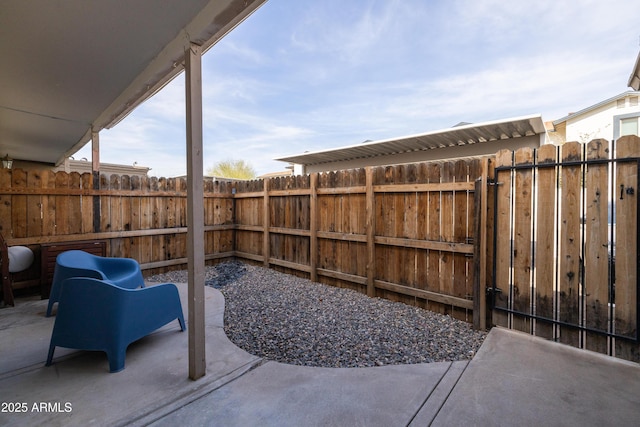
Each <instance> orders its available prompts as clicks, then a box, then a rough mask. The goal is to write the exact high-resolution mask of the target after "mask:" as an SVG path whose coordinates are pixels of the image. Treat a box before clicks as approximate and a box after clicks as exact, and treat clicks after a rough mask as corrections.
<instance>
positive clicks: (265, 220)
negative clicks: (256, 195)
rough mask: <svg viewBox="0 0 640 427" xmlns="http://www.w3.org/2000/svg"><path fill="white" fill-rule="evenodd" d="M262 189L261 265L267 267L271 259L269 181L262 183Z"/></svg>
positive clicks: (265, 180)
mask: <svg viewBox="0 0 640 427" xmlns="http://www.w3.org/2000/svg"><path fill="white" fill-rule="evenodd" d="M263 184H264V185H263V188H264V198H263V199H262V201H263V207H264V209H263V212H262V226H263V233H262V256H263V257H264V258H263V264H264V266H265V267H269V258H270V257H271V251H270V248H271V242H270V237H269V223H270V222H271V216H270V209H269V179H268V178H265V179H264V181H263Z"/></svg>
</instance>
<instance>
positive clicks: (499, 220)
mask: <svg viewBox="0 0 640 427" xmlns="http://www.w3.org/2000/svg"><path fill="white" fill-rule="evenodd" d="M639 163H640V138H638V137H635V136H632V137H623V138H620V139H619V140H618V141H617V142H615V143H614V142H612V143H609V142H607V141H605V140H594V141H591V142H590V143H588V144H578V143H575V142H572V143H566V144H565V145H563V146H561V147H557V146H554V145H544V146H542V147H540V148H539V149H538V150H535V151H534V150H532V149H522V150H519V151H516V152H511V151H501V152H500V153H498V155H497V158H496V170H495V180H494V182H493V184H494V189H495V193H494V195H495V198H494V202H495V206H494V208H495V221H496V222H495V227H494V251H495V252H494V258H493V259H494V262H493V284H492V286H491V287H490V288H489V289H488V294H489V296H490V304H491V309H492V321H493V323H494V324H495V325H499V326H504V327H508V328H511V329H515V330H520V331H524V332H527V333H530V334H533V335H536V336H540V337H543V338H546V339H551V340H554V341H558V342H562V343H566V344H569V345H572V346H575V347H578V348H584V349H588V350H592V351H596V352H600V353H604V354H608V355H612V356H616V357H619V358H623V359H627V360H633V361H636V362H637V361H640V356H639V351H638V349H639V340H638V338H639V337H638V323H639V321H640V318H639V314H640V311H639V310H638V306H639V305H640V304H639V297H640V293H639V292H638V277H639V274H638V269H639V265H640V262H639V261H640V260H639V259H638V254H639V250H638V244H639V242H640V239H639V238H638V206H639V203H640V194H639V193H640V181H639V176H638V167H639Z"/></svg>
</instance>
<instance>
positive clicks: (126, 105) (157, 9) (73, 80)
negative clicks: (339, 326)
mask: <svg viewBox="0 0 640 427" xmlns="http://www.w3.org/2000/svg"><path fill="white" fill-rule="evenodd" d="M265 1H266V0H190V1H187V2H183V1H180V2H177V1H174V0H136V1H129V0H109V1H86V0H65V1H51V0H29V1H24V0H5V1H3V2H2V4H1V5H0V57H1V58H3V62H2V66H1V67H0V153H2V154H0V156H1V155H4V154H5V153H6V154H8V155H9V156H10V157H12V158H14V159H18V160H25V161H34V162H41V163H53V164H60V163H61V162H62V161H64V159H65V158H66V157H67V156H68V155H70V154H73V153H74V152H75V151H77V150H78V149H79V148H81V147H82V146H83V145H84V144H85V143H87V142H88V141H89V140H90V139H91V140H92V141H93V144H94V145H93V155H94V158H93V164H94V165H97V163H98V162H97V161H96V158H95V157H99V143H98V142H97V140H98V139H99V138H98V134H99V132H100V130H102V129H104V128H109V127H111V126H113V125H114V124H116V123H118V122H119V121H120V120H121V119H122V118H123V117H125V116H126V115H127V114H129V113H130V112H131V111H132V110H133V109H134V108H135V107H136V106H138V105H139V104H140V103H142V102H144V101H145V100H146V99H148V98H149V97H150V96H152V95H153V94H154V93H156V92H157V91H158V90H160V89H161V88H162V87H163V86H164V85H165V84H167V83H168V82H169V81H171V79H173V78H174V77H176V76H177V75H178V74H179V73H180V72H181V71H182V70H183V69H184V70H185V71H186V75H185V98H186V110H187V111H186V119H187V120H186V134H187V135H186V145H187V175H188V179H187V181H188V185H187V187H188V188H187V203H188V206H189V209H188V210H187V211H188V215H187V225H188V227H187V229H188V231H187V258H188V273H189V283H188V308H189V311H188V319H189V320H188V322H189V328H188V330H189V332H188V334H189V377H190V378H191V379H194V380H195V379H198V378H200V377H202V376H204V375H205V374H206V364H205V358H206V356H205V341H204V263H205V260H204V218H203V212H204V208H203V199H204V195H203V184H202V181H203V173H202V169H203V167H202V151H203V150H202V67H201V56H202V53H203V52H205V51H206V50H207V49H208V48H210V47H211V46H213V45H214V44H215V43H216V42H217V41H218V40H220V39H221V38H222V37H224V35H225V34H227V33H228V32H229V31H230V30H232V29H233V28H234V27H235V26H236V25H238V24H239V23H240V22H242V21H243V20H244V19H245V18H246V17H247V16H249V15H250V14H251V13H252V12H253V11H255V10H256V9H257V8H258V7H259V6H261V5H262V4H263V3H264V2H265ZM94 173H97V170H96V168H95V167H94Z"/></svg>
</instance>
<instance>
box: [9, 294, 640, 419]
mask: <svg viewBox="0 0 640 427" xmlns="http://www.w3.org/2000/svg"><path fill="white" fill-rule="evenodd" d="M178 287H179V290H180V294H181V299H182V304H183V309H184V312H185V318H187V312H186V301H187V298H186V285H184V284H179V285H178ZM205 297H206V326H207V327H206V331H207V332H206V334H207V336H206V348H207V375H206V376H205V377H204V378H202V379H200V380H198V381H191V380H189V379H188V354H187V348H188V347H187V342H188V335H187V333H186V332H185V333H183V332H180V328H179V326H178V322H177V321H175V322H172V323H170V324H169V325H167V326H165V327H163V328H161V329H159V330H158V331H156V332H155V333H154V334H152V335H150V336H148V337H146V338H143V339H142V340H139V341H137V342H136V343H133V344H132V345H131V346H130V347H129V349H128V351H127V356H126V368H125V370H124V371H121V372H119V373H115V374H110V373H109V368H108V363H107V358H106V355H105V354H104V353H101V352H84V351H76V350H69V349H63V348H57V349H56V354H55V356H56V357H55V359H54V364H53V365H52V366H50V367H45V366H44V362H45V359H46V356H47V350H48V346H49V338H50V335H51V330H52V328H53V323H54V321H55V317H51V318H45V317H44V312H45V310H46V303H47V301H46V300H45V301H41V300H34V299H27V300H25V299H18V300H17V302H16V307H15V308H7V309H2V310H0V397H1V399H0V400H1V402H2V408H0V425H2V426H29V425H43V424H47V425H50V426H57V425H59V426H76V425H77V426H86V425H99V426H102V425H108V426H118V425H154V426H174V425H189V426H200V425H203V426H204V425H210V426H307V425H309V426H315V425H323V426H358V425H360V426H408V425H410V426H427V425H434V426H455V425H465V426H466V425H478V426H494V425H504V426H511V425H518V426H529V425H530V426H539V425H545V426H549V425H580V426H586V425H594V426H596V425H597V426H601V425H637V424H638V422H639V421H638V420H640V365H638V364H634V363H629V362H624V361H620V360H617V359H613V358H609V357H606V356H602V355H598V354H595V353H590V352H587V351H582V350H577V349H574V348H571V347H567V346H564V345H561V344H557V343H552V342H547V341H543V340H541V339H537V338H533V337H530V336H528V335H525V334H521V333H517V332H512V331H508V330H504V329H499V328H494V329H493V330H492V331H491V332H490V333H489V336H488V337H487V339H486V340H485V343H484V344H483V345H482V347H481V349H480V351H479V352H478V353H477V354H476V356H475V358H474V359H473V360H471V361H470V362H467V361H462V362H442V363H431V364H418V365H395V366H384V367H375V368H344V369H332V368H311V367H302V366H292V365H286V364H281V363H276V362H271V361H265V360H263V359H261V358H258V357H255V356H252V355H250V354H248V353H246V352H245V351H243V350H241V349H239V348H238V347H236V346H235V345H233V344H232V343H231V342H230V341H229V340H228V339H227V337H226V335H225V333H224V329H223V313H224V300H223V297H222V294H221V293H220V292H219V291H217V290H215V289H212V288H209V287H207V288H206V290H205ZM328 339H330V338H328ZM23 404H24V405H23ZM17 410H20V411H22V412H16V411H17Z"/></svg>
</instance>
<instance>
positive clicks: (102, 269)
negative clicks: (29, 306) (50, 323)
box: [46, 251, 144, 317]
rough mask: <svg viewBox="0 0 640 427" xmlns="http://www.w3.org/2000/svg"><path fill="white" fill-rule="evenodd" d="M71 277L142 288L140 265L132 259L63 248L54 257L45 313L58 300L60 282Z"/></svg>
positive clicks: (142, 280) (48, 312)
mask: <svg viewBox="0 0 640 427" xmlns="http://www.w3.org/2000/svg"><path fill="white" fill-rule="evenodd" d="M71 277H93V278H95V279H101V280H103V281H105V282H107V283H111V284H113V285H116V286H119V287H121V288H127V289H136V288H140V287H144V278H143V277H142V271H140V265H139V264H138V262H137V261H136V260H135V259H132V258H105V257H101V256H96V255H93V254H90V253H88V252H84V251H66V252H63V253H61V254H59V255H58V256H57V257H56V267H55V270H54V272H53V282H52V283H51V293H50V294H49V305H48V306H47V314H46V316H47V317H49V316H51V309H52V308H53V304H55V303H56V302H58V300H59V299H60V289H61V288H62V282H63V281H64V280H66V279H69V278H71Z"/></svg>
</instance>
